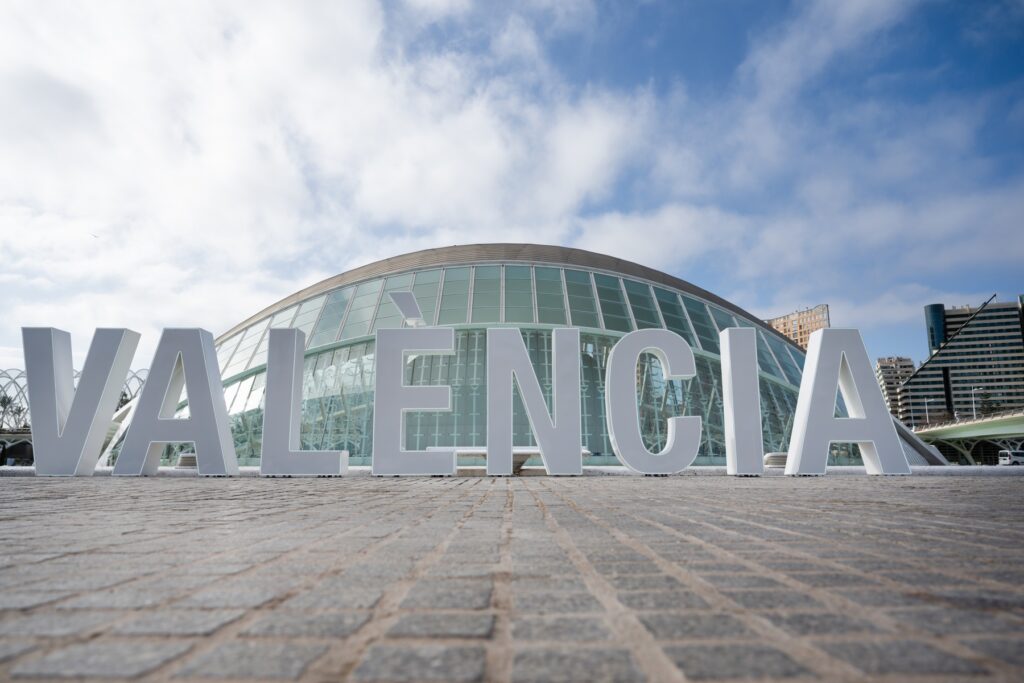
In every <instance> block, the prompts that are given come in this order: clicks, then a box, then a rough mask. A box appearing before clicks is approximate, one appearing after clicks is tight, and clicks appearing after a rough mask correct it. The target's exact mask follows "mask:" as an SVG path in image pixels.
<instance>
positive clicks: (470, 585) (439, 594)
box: [401, 579, 492, 609]
mask: <svg viewBox="0 0 1024 683" xmlns="http://www.w3.org/2000/svg"><path fill="white" fill-rule="evenodd" d="M491 589H492V584H491V582H490V581H475V580H469V579H466V580H451V581H444V580H424V581H419V582H417V583H416V584H414V585H413V587H412V588H411V589H409V593H408V595H406V597H405V599H404V600H402V605H401V606H402V608H403V609H417V608H419V609H486V608H487V607H489V606H490V604H491Z"/></svg>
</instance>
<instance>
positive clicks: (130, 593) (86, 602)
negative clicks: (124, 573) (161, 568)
mask: <svg viewBox="0 0 1024 683" xmlns="http://www.w3.org/2000/svg"><path fill="white" fill-rule="evenodd" d="M178 593H180V591H177V590H175V589H174V587H168V586H165V587H164V588H162V589H145V590H112V591H95V592H92V593H86V594H85V595H79V596H78V597H75V598H71V599H70V600H64V601H62V602H61V603H60V604H59V605H57V607H58V608H59V609H139V608H143V607H155V606H157V605H159V604H161V603H164V602H167V601H168V600H170V599H171V598H172V597H173V596H174V595H176V594H178Z"/></svg>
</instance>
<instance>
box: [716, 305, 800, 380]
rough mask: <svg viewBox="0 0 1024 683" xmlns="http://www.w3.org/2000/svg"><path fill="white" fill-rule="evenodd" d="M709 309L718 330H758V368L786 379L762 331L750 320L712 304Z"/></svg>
mask: <svg viewBox="0 0 1024 683" xmlns="http://www.w3.org/2000/svg"><path fill="white" fill-rule="evenodd" d="M708 308H709V309H710V310H711V315H712V316H713V317H714V319H715V322H716V323H718V329H719V330H724V329H726V328H727V327H753V328H754V329H756V330H757V367H758V368H759V369H760V370H761V372H763V373H765V374H768V375H772V376H773V377H778V378H779V379H785V376H784V375H783V374H782V372H781V371H780V370H779V366H778V364H777V363H776V362H775V359H774V358H772V354H771V351H769V350H768V346H767V344H766V343H765V341H764V337H763V336H762V333H761V330H759V329H757V326H756V325H754V324H753V323H752V322H750V321H749V320H744V319H743V318H740V317H738V316H734V315H732V314H731V313H727V312H725V311H723V310H722V309H720V308H716V307H715V306H712V305H711V304H708Z"/></svg>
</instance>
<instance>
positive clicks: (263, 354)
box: [246, 306, 299, 368]
mask: <svg viewBox="0 0 1024 683" xmlns="http://www.w3.org/2000/svg"><path fill="white" fill-rule="evenodd" d="M297 310H299V307H298V306H292V307H290V308H286V309H285V310H283V311H279V312H277V313H275V314H274V317H273V318H271V319H270V328H269V329H268V330H267V332H266V333H265V334H264V335H263V338H262V339H260V344H259V346H257V347H256V353H254V354H253V356H252V360H250V361H249V365H247V366H246V367H247V368H255V367H256V366H258V365H263V364H264V363H266V362H267V346H268V345H269V344H270V330H273V329H280V328H282V327H291V323H292V319H293V318H294V317H295V311H297Z"/></svg>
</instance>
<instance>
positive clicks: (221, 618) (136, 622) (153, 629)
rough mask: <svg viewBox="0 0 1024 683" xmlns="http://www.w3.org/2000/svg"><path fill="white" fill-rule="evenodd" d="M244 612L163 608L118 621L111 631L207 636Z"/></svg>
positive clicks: (155, 634)
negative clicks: (128, 619)
mask: <svg viewBox="0 0 1024 683" xmlns="http://www.w3.org/2000/svg"><path fill="white" fill-rule="evenodd" d="M244 614H245V611H244V610H240V609H220V610H206V609H161V610H154V611H149V612H144V613H142V614H141V615H139V616H137V617H135V618H134V619H132V620H130V621H124V622H121V623H119V624H116V625H115V626H114V628H113V629H112V631H111V632H112V633H118V634H121V635H129V636H208V635H210V634H211V633H213V632H214V631H216V630H217V629H219V628H220V627H222V626H225V625H227V624H230V623H231V622H233V621H235V620H237V619H240V618H241V617H242V615H244Z"/></svg>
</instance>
